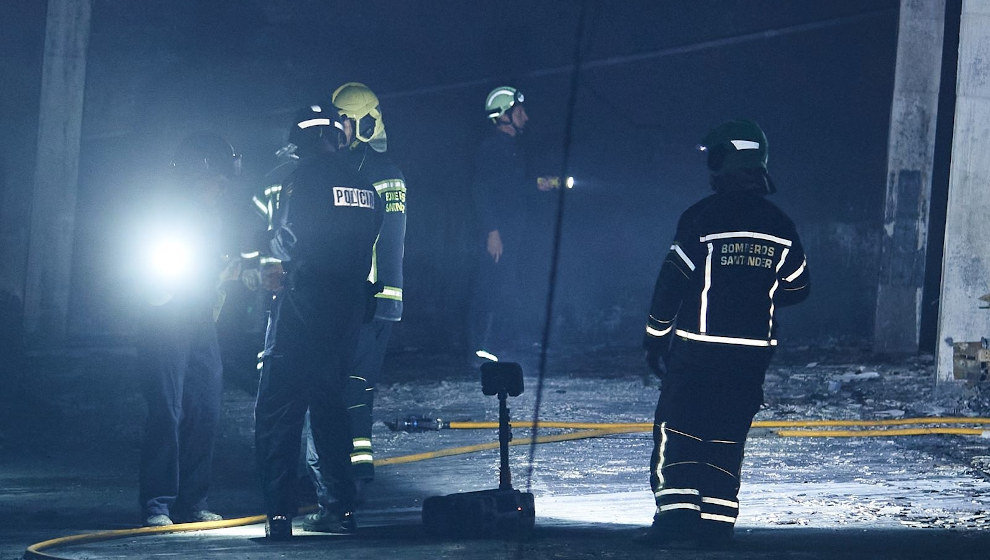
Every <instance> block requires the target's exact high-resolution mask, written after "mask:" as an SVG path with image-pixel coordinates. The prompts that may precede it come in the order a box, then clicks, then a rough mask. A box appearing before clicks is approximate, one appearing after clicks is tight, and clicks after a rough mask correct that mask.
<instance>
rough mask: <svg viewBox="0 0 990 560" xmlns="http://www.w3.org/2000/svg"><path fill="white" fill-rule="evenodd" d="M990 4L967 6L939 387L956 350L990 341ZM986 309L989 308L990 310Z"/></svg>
mask: <svg viewBox="0 0 990 560" xmlns="http://www.w3.org/2000/svg"><path fill="white" fill-rule="evenodd" d="M987 293H990V0H964V2H963V5H962V19H961V24H960V29H959V65H958V77H957V79H956V114H955V123H954V127H953V135H952V163H951V165H950V168H949V200H948V208H947V212H946V219H945V252H944V255H943V257H942V289H941V299H940V302H939V304H940V310H939V334H938V346H937V362H938V374H937V375H938V380H939V381H940V382H942V381H949V380H952V379H954V376H953V342H956V343H959V342H978V341H979V340H980V338H981V337H988V338H990V310H987V309H980V306H981V304H983V302H981V301H979V298H980V297H981V296H983V295H985V294H987ZM983 305H985V304H983Z"/></svg>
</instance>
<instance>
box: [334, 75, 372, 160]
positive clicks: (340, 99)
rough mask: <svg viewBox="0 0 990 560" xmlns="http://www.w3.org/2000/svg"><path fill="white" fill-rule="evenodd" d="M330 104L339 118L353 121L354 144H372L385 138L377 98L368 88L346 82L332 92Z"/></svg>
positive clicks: (356, 83)
mask: <svg viewBox="0 0 990 560" xmlns="http://www.w3.org/2000/svg"><path fill="white" fill-rule="evenodd" d="M330 102H331V103H333V106H334V107H336V108H337V111H338V113H340V115H341V116H344V117H347V118H349V119H354V138H355V142H354V144H352V147H353V146H355V145H357V142H367V143H373V142H376V141H379V140H383V139H384V137H385V123H384V121H382V113H381V109H380V108H379V107H378V96H377V95H375V93H374V92H373V91H371V90H370V89H369V88H368V86H366V85H364V84H361V83H358V82H347V83H346V84H344V85H342V86H340V87H338V88H337V89H335V90H334V92H333V94H332V95H331V96H330Z"/></svg>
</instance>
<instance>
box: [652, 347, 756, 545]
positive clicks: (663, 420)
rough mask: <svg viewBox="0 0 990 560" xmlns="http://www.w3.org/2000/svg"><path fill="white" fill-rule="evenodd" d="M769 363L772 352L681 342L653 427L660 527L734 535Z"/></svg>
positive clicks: (670, 365)
mask: <svg viewBox="0 0 990 560" xmlns="http://www.w3.org/2000/svg"><path fill="white" fill-rule="evenodd" d="M769 359H770V351H769V349H763V348H739V347H731V346H727V345H719V344H707V343H696V342H687V341H680V340H675V343H674V347H673V349H672V351H671V355H670V357H669V359H668V360H667V369H668V371H667V374H666V375H665V376H664V378H663V380H662V383H661V389H660V398H659V400H658V402H657V409H656V415H655V417H654V424H653V441H654V448H653V453H652V455H651V459H650V486H651V487H652V489H653V493H654V498H655V499H656V504H657V512H656V516H655V517H654V524H655V525H656V526H658V527H660V528H662V529H664V530H668V531H670V532H671V533H674V534H678V533H681V534H690V533H691V532H697V533H700V534H706V533H707V534H711V535H714V536H722V535H731V533H732V529H733V527H734V525H735V522H736V519H737V517H738V515H739V498H738V494H739V482H740V470H741V467H742V461H743V449H744V447H745V444H746V436H747V434H748V432H749V427H750V424H751V423H752V421H753V417H754V416H755V415H756V413H757V411H758V410H759V407H760V405H761V404H762V401H763V377H764V374H765V373H766V368H767V365H768V364H769Z"/></svg>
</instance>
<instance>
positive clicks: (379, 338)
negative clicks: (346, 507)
mask: <svg viewBox="0 0 990 560" xmlns="http://www.w3.org/2000/svg"><path fill="white" fill-rule="evenodd" d="M393 322H394V321H383V320H379V319H375V320H374V321H372V322H370V323H365V324H364V325H363V326H362V327H361V332H360V333H359V335H358V343H357V348H356V351H355V353H354V358H353V360H352V361H351V367H350V369H349V374H348V376H347V413H348V414H349V415H350V418H351V443H352V445H353V448H354V449H353V451H352V452H351V468H352V471H353V475H354V479H355V481H356V482H357V483H358V487H359V488H360V487H361V486H363V483H365V482H370V481H372V480H374V478H375V464H374V452H373V449H372V443H371V427H372V425H373V424H374V415H373V409H374V403H375V384H376V383H377V382H378V379H379V377H380V376H381V372H382V364H384V362H385V350H386V349H387V348H388V340H389V337H390V335H391V334H392V323H393ZM303 439H304V443H303V445H304V446H305V449H306V466H307V470H308V471H309V476H310V479H311V480H312V481H313V486H314V487H315V488H316V498H317V501H318V502H319V503H320V505H321V506H324V507H327V505H328V503H329V502H328V500H329V499H330V496H329V493H328V492H327V489H326V483H324V482H323V475H322V473H321V472H320V462H319V453H318V452H317V450H316V444H315V443H314V441H313V432H312V430H311V429H309V423H308V422H307V424H306V427H305V428H304V430H303Z"/></svg>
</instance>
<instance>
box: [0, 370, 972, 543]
mask: <svg viewBox="0 0 990 560" xmlns="http://www.w3.org/2000/svg"><path fill="white" fill-rule="evenodd" d="M629 356H633V357H634V358H635V359H638V352H630V353H629ZM625 359H626V358H623V357H612V358H607V359H601V360H598V361H594V362H593V363H594V364H595V366H594V367H591V368H590V369H591V370H594V371H578V370H576V369H571V370H570V374H568V375H557V376H554V377H553V378H550V379H548V381H547V386H546V390H545V393H544V401H543V413H542V415H541V417H542V418H544V419H546V420H584V421H604V420H608V421H624V422H625V421H633V422H640V421H647V420H649V419H650V417H651V415H652V408H653V406H654V403H655V398H656V388H655V387H651V386H645V385H644V384H643V383H642V381H640V379H639V377H638V375H625V374H623V373H621V372H622V371H624V369H625V368H626V365H625V363H624V360H625ZM630 359H633V358H630ZM118 361H120V357H119V356H118V357H112V356H111V357H110V358H106V359H103V360H101V359H95V360H94V359H93V358H92V357H89V358H88V359H87V360H85V362H86V363H88V364H89V365H88V366H86V367H81V368H79V367H77V368H73V367H68V368H66V367H65V365H64V363H63V364H62V365H61V366H59V365H58V364H56V363H53V364H52V365H51V367H56V368H60V369H59V370H58V371H59V372H60V373H58V374H51V375H47V376H46V375H39V376H37V377H36V379H37V380H40V381H38V383H41V385H40V386H36V385H32V384H30V383H26V382H25V383H22V385H20V386H19V388H18V390H19V391H21V393H20V397H21V398H18V399H16V400H12V401H10V402H7V403H5V404H6V407H5V408H4V409H3V416H0V418H2V419H3V423H2V424H0V519H3V520H4V523H3V530H2V531H0V559H2V560H14V559H15V558H21V557H22V555H23V554H24V552H25V549H26V548H27V547H28V546H29V545H31V544H33V543H38V542H41V541H45V540H47V539H52V538H56V537H63V536H67V535H78V534H87V533H93V532H98V531H107V530H121V529H129V528H135V527H137V525H138V523H139V522H140V517H139V512H138V509H137V504H136V478H137V477H136V472H137V456H138V455H137V453H138V447H137V442H138V441H139V439H138V436H139V433H140V421H139V419H140V417H141V413H142V409H141V406H142V405H141V404H140V396H139V393H138V392H136V391H134V389H135V386H134V382H133V375H132V374H131V373H129V372H128V370H127V368H122V367H119V366H117V367H109V366H110V365H112V364H113V363H116V362H118ZM586 363H592V361H587V362H586ZM94 364H95V365H94ZM870 367H871V369H872V368H873V365H870ZM928 367H929V366H927V365H922V366H917V367H915V366H911V365H905V364H893V365H891V364H880V365H877V366H876V368H875V369H877V370H878V371H879V372H880V375H879V377H877V376H864V377H865V378H869V379H871V381H869V382H862V381H857V382H855V383H857V384H856V385H854V386H852V388H851V389H850V392H849V393H844V392H843V391H844V390H843V391H839V390H836V391H831V390H826V389H825V388H826V387H833V388H834V383H831V384H830V382H831V381H834V380H835V375H834V374H835V373H836V372H839V371H846V370H854V371H861V370H862V367H854V366H849V365H841V366H833V367H832V369H829V367H828V366H815V367H813V368H812V367H809V366H805V365H801V366H800V367H795V366H786V365H781V366H777V367H775V368H772V370H771V376H770V381H768V383H771V385H770V386H768V399H767V400H768V407H767V409H766V410H764V411H763V412H761V417H767V418H771V417H773V418H777V417H786V418H793V417H794V416H795V415H797V416H804V417H810V416H812V415H815V414H818V415H827V416H833V417H835V416H842V417H869V416H871V415H872V414H873V413H872V412H869V413H867V412H864V410H863V407H864V406H866V407H868V408H870V410H873V409H877V410H881V409H882V411H885V413H889V410H891V409H892V407H893V408H897V407H900V408H899V410H903V411H906V413H907V414H909V415H910V414H931V413H937V412H938V410H936V409H934V408H931V407H934V406H936V405H939V406H941V404H940V403H939V402H937V401H938V399H934V398H931V396H930V395H928V394H920V393H919V392H921V393H923V389H919V387H923V386H924V383H925V381H924V380H925V379H926V376H927V375H928V372H927V370H926V368H928ZM42 373H44V372H42ZM843 375H845V374H843ZM854 377H855V376H854ZM785 380H790V381H785ZM22 381H23V380H22ZM866 383H873V385H868V384H866ZM877 383H882V385H877ZM477 385H478V384H477V380H476V379H474V378H472V377H471V376H470V375H458V374H457V373H456V372H449V374H444V375H436V376H434V377H432V378H431V377H429V376H421V377H420V378H419V379H418V380H417V381H416V382H401V383H400V382H390V383H384V384H382V385H380V393H379V398H378V400H377V403H378V404H377V408H376V417H377V418H379V419H380V420H386V419H391V418H397V417H402V416H404V415H407V414H426V415H434V416H437V415H439V416H443V417H445V418H449V419H473V420H493V419H494V418H495V413H496V410H497V401H496V400H495V399H494V398H491V397H483V396H482V395H481V394H480V388H479V387H478V386H477ZM534 388H535V385H534V384H533V379H532V377H531V376H530V377H527V392H526V393H524V394H523V395H522V396H520V397H519V398H518V399H513V400H512V401H510V406H511V407H512V409H513V418H514V419H523V418H526V417H527V416H528V415H529V414H531V408H532V404H533V398H534V395H533V392H534V391H533V390H534ZM32 395H33V397H32ZM38 395H43V396H44V398H39V397H38ZM904 395H914V398H915V400H913V401H910V402H909V400H908V399H907V397H904ZM953 406H955V405H953ZM926 407H927V408H926ZM251 408H252V397H251V395H249V394H248V393H247V392H245V391H243V390H240V389H237V388H236V387H235V386H233V385H231V386H230V387H229V388H228V390H227V391H226V393H225V401H224V432H223V434H222V435H221V438H220V441H219V442H218V452H217V458H216V466H215V470H216V472H215V485H214V489H213V492H212V507H213V509H215V510H216V511H218V512H220V513H222V514H223V515H225V516H226V517H227V518H237V517H246V516H252V515H256V514H258V513H260V511H261V507H260V497H259V495H258V490H257V487H256V481H255V479H254V467H253V455H252V449H251V446H252V442H251V436H252V422H251ZM956 411H957V412H958V410H956ZM964 412H973V411H972V410H965V411H964ZM877 415H879V414H877ZM983 415H984V416H986V414H983ZM39 417H44V418H46V421H45V423H44V424H43V425H42V424H41V423H40V422H38V421H37V418H39ZM32 419H34V421H32ZM541 433H550V430H544V432H541ZM527 435H528V434H527V432H526V431H525V430H516V432H515V436H516V439H517V440H520V441H521V440H524V439H526V438H527ZM495 438H496V436H495V433H494V431H493V430H443V431H436V432H426V433H403V432H391V431H389V430H388V428H387V427H385V425H384V424H383V423H381V422H378V423H376V426H375V440H376V446H377V450H378V451H377V453H378V455H377V456H378V457H379V458H381V457H391V456H402V455H407V454H410V453H416V452H423V451H430V450H436V449H444V448H450V447H456V446H461V445H467V444H472V443H480V442H492V441H494V440H495ZM651 445H652V444H651V441H650V438H649V435H648V434H645V433H639V434H622V435H612V436H608V437H605V438H597V439H584V440H575V441H570V442H560V443H550V444H543V445H540V446H538V447H537V448H536V455H535V462H534V470H533V477H532V479H530V480H527V469H526V468H525V466H526V464H527V452H528V449H527V448H526V447H524V446H520V447H513V448H512V464H513V468H514V471H513V475H514V482H515V485H516V487H517V488H526V487H529V488H530V489H531V490H532V492H533V493H534V494H535V495H536V507H537V527H536V530H535V531H534V533H533V534H532V535H531V536H530V537H529V538H528V539H526V540H524V541H519V540H512V539H509V540H492V539H468V540H464V539H441V538H436V537H431V536H429V535H427V534H425V532H424V531H423V528H422V525H421V523H420V508H421V505H422V500H423V499H424V498H426V497H428V496H432V495H439V494H448V493H454V492H464V491H472V490H480V489H485V488H492V487H495V486H496V485H497V476H498V474H497V454H496V452H495V451H483V452H477V453H473V454H467V455H458V456H452V457H444V458H438V459H431V460H426V461H421V462H414V463H408V464H401V465H390V466H384V467H380V468H379V469H378V476H377V480H376V482H375V483H374V485H373V486H372V492H371V493H370V494H369V498H368V502H367V504H366V506H365V507H364V509H363V510H362V511H360V516H359V522H360V529H359V531H358V533H357V535H354V536H344V537H341V536H328V535H320V534H312V533H305V532H303V531H296V533H297V535H298V538H296V539H294V540H293V541H291V542H288V543H280V544H266V542H265V540H264V539H263V538H262V537H263V534H264V529H263V527H262V525H260V524H254V525H246V526H243V527H234V528H228V529H218V530H210V531H198V532H190V533H175V534H168V535H146V536H124V537H123V538H117V539H114V540H106V541H101V542H93V543H87V544H77V545H71V546H64V547H59V548H54V549H49V550H47V551H46V553H47V554H50V555H52V556H53V557H60V558H74V559H82V558H158V557H172V558H175V557H178V558H238V559H248V560H252V559H255V558H257V559H261V558H265V559H269V558H273V557H276V558H286V559H293V558H313V557H324V556H327V555H329V554H334V555H338V554H339V555H343V556H346V557H349V558H356V559H359V558H375V559H376V560H381V558H383V557H389V556H391V557H394V558H402V559H405V558H438V557H439V558H446V557H457V558H479V559H480V558H484V559H486V560H487V559H491V558H506V559H508V558H527V559H529V558H532V559H540V560H544V559H545V560H549V559H560V558H656V557H659V556H670V557H677V558H733V559H743V558H787V559H825V558H829V559H854V558H855V559H859V558H863V559H867V558H869V559H874V558H891V559H893V558H935V557H946V558H986V557H987V552H986V551H987V550H990V482H988V481H987V478H988V477H987V476H986V474H985V472H983V471H981V470H979V469H977V468H974V466H973V465H975V464H977V463H976V462H975V459H976V458H979V457H983V456H987V455H990V451H988V449H990V445H988V440H986V439H982V438H979V437H975V438H973V437H959V436H920V437H914V438H894V437H889V438H888V437H884V438H852V439H843V438H813V439H809V438H782V437H776V436H775V435H773V433H772V432H767V431H754V433H753V435H752V437H751V439H750V442H749V444H748V447H747V457H746V463H745V464H744V485H743V489H742V492H741V502H742V508H741V515H740V520H739V524H738V530H737V542H736V544H735V546H734V547H733V548H732V549H731V550H724V551H696V550H678V551H676V552H672V551H658V550H656V549H653V548H644V547H642V546H639V545H637V544H635V543H634V542H633V541H632V537H633V536H635V535H636V534H638V533H640V532H641V531H642V530H643V529H644V528H645V527H646V526H647V525H648V524H649V521H650V517H651V515H652V511H653V506H652V500H651V496H650V493H649V489H648V483H647V481H646V467H645V464H646V461H647V460H648V454H649V451H650V447H651ZM297 522H298V519H297Z"/></svg>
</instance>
